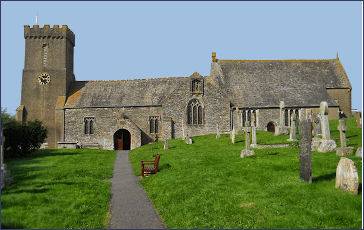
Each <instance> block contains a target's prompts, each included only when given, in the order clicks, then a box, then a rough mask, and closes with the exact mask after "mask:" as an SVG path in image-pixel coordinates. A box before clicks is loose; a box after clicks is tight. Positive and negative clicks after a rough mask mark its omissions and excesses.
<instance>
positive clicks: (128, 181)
mask: <svg viewBox="0 0 364 230" xmlns="http://www.w3.org/2000/svg"><path fill="white" fill-rule="evenodd" d="M128 153H129V151H116V154H117V158H116V161H115V167H114V175H113V178H112V188H111V192H112V197H111V221H110V228H111V229H136V228H144V229H145V228H153V229H162V228H165V226H164V225H163V223H162V221H161V220H160V218H159V216H158V214H157V213H156V211H155V210H154V208H153V205H152V204H151V202H150V201H149V199H148V197H147V195H146V193H145V192H144V190H143V189H142V188H141V186H140V185H139V184H138V178H137V177H136V176H135V175H134V174H133V171H132V168H131V164H130V162H129V159H128Z"/></svg>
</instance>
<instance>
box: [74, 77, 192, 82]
mask: <svg viewBox="0 0 364 230" xmlns="http://www.w3.org/2000/svg"><path fill="white" fill-rule="evenodd" d="M181 78H189V77H187V76H184V77H182V76H176V77H156V78H136V79H132V78H131V79H118V80H82V81H77V82H122V81H147V80H151V81H153V80H168V79H181Z"/></svg>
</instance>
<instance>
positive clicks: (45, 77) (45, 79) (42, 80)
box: [38, 73, 51, 85]
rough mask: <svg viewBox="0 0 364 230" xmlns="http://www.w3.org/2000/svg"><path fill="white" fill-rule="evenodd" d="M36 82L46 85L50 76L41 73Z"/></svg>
mask: <svg viewBox="0 0 364 230" xmlns="http://www.w3.org/2000/svg"><path fill="white" fill-rule="evenodd" d="M38 81H39V83H40V84H41V85H46V84H48V83H49V82H50V81H51V76H49V74H47V73H42V74H40V75H39V76H38Z"/></svg>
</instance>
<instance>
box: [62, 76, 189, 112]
mask: <svg viewBox="0 0 364 230" xmlns="http://www.w3.org/2000/svg"><path fill="white" fill-rule="evenodd" d="M188 81H189V78H188V77H168V78H154V79H153V78H152V79H138V80H117V81H76V82H74V83H73V84H72V87H71V91H70V95H69V97H68V99H67V102H66V105H65V107H66V108H84V107H121V106H160V105H162V102H163V100H164V99H165V98H166V97H167V96H168V95H170V94H171V93H172V92H173V91H174V90H175V89H177V87H178V86H179V84H185V83H188Z"/></svg>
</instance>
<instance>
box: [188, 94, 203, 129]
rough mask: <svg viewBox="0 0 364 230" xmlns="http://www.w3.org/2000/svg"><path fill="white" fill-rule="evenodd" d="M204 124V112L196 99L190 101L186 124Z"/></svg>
mask: <svg viewBox="0 0 364 230" xmlns="http://www.w3.org/2000/svg"><path fill="white" fill-rule="evenodd" d="M203 123H204V111H203V107H202V105H201V103H200V102H199V100H197V99H192V100H191V101H190V102H189V103H188V106H187V124H189V125H202V124H203Z"/></svg>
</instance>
